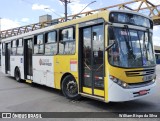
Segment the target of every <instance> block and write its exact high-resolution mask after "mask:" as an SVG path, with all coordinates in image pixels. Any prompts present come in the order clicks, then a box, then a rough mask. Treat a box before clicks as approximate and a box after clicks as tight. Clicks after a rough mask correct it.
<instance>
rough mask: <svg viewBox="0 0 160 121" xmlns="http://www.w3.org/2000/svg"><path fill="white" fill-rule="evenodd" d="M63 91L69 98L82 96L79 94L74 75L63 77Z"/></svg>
mask: <svg viewBox="0 0 160 121" xmlns="http://www.w3.org/2000/svg"><path fill="white" fill-rule="evenodd" d="M62 92H63V94H64V95H65V96H66V97H67V98H68V99H72V100H77V99H79V98H80V95H79V94H78V85H77V82H76V80H75V78H74V77H73V76H71V75H67V76H66V77H65V78H64V79H63V81H62Z"/></svg>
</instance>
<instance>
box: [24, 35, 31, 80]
mask: <svg viewBox="0 0 160 121" xmlns="http://www.w3.org/2000/svg"><path fill="white" fill-rule="evenodd" d="M32 75H33V68H32V38H29V39H24V77H25V79H31V80H32Z"/></svg>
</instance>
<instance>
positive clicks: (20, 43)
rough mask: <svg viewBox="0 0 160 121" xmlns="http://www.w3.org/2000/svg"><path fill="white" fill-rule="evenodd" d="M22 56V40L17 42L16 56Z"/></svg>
mask: <svg viewBox="0 0 160 121" xmlns="http://www.w3.org/2000/svg"><path fill="white" fill-rule="evenodd" d="M22 54H23V39H18V40H17V55H22Z"/></svg>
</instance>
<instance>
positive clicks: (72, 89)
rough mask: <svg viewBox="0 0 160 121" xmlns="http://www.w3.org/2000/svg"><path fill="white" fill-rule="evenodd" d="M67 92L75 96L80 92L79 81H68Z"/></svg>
mask: <svg viewBox="0 0 160 121" xmlns="http://www.w3.org/2000/svg"><path fill="white" fill-rule="evenodd" d="M66 92H67V94H68V95H69V96H75V95H77V94H78V93H77V92H78V88H77V83H76V81H74V80H70V81H68V83H67V84H66Z"/></svg>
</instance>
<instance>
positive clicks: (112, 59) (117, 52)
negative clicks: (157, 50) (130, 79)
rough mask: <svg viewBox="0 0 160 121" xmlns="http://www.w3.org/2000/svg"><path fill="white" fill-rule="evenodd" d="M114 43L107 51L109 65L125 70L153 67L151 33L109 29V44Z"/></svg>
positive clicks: (126, 29) (127, 29)
mask: <svg viewBox="0 0 160 121" xmlns="http://www.w3.org/2000/svg"><path fill="white" fill-rule="evenodd" d="M114 41H115V43H116V44H115V45H114V46H112V48H111V49H110V50H109V63H110V64H111V65H113V66H119V67H126V68H127V67H144V66H145V67H149V66H154V65H155V57H154V54H153V45H152V33H151V32H149V31H141V30H134V29H129V28H128V27H125V28H119V27H110V28H109V44H112V43H113V42H114Z"/></svg>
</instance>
